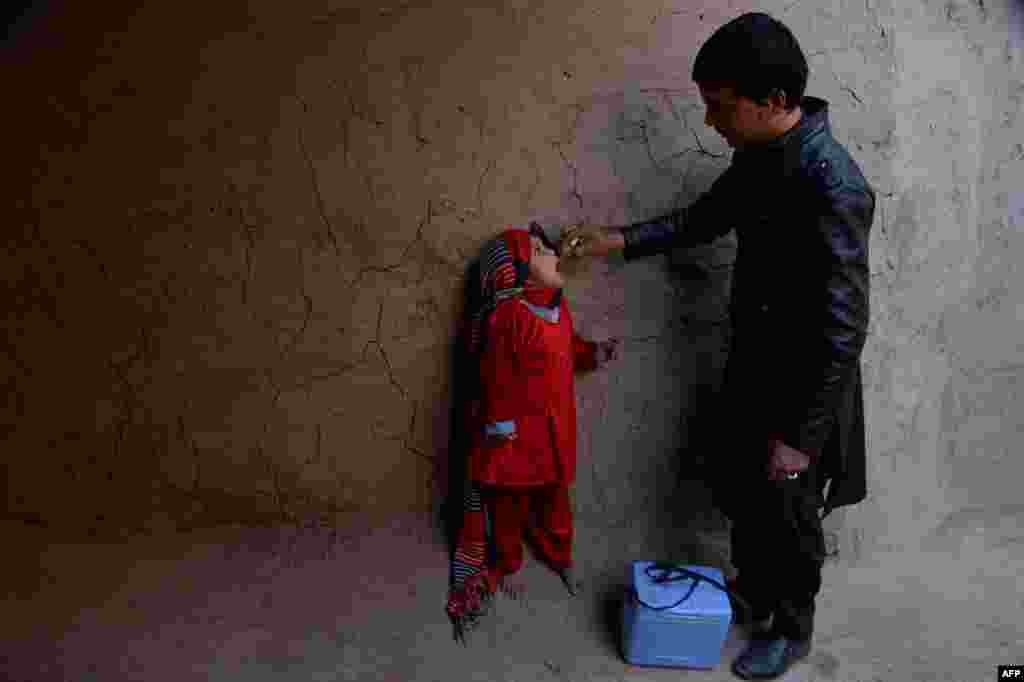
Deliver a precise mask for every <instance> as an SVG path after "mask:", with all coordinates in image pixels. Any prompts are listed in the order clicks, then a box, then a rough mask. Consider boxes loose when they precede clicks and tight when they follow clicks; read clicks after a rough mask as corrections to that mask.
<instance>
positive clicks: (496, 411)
mask: <svg viewBox="0 0 1024 682" xmlns="http://www.w3.org/2000/svg"><path fill="white" fill-rule="evenodd" d="M547 291H548V294H549V296H548V298H549V300H550V292H551V290H547ZM532 293H533V292H527V295H526V296H525V297H523V296H517V297H514V298H511V299H508V300H505V301H502V302H501V303H499V304H498V306H497V308H496V309H495V310H494V312H493V313H492V314H491V316H490V319H489V320H488V324H487V344H486V346H485V348H484V352H483V355H482V357H481V361H480V375H481V382H482V389H483V395H482V400H481V402H480V404H479V405H478V410H477V418H476V428H475V429H474V431H475V433H474V437H473V441H472V446H471V450H470V458H469V466H470V475H471V476H472V478H473V479H474V480H476V481H479V482H481V483H484V484H487V485H498V486H536V485H551V484H555V485H562V486H567V485H569V484H571V483H572V482H573V481H574V480H575V478H576V392H575V386H574V377H573V373H574V371H582V370H591V369H594V368H595V366H596V344H594V343H593V342H590V341H584V340H583V339H581V338H580V337H579V336H577V335H576V333H575V332H574V331H573V326H572V316H571V315H570V314H569V308H568V306H567V305H566V304H565V299H564V298H563V299H562V300H561V303H560V304H559V307H558V308H556V309H548V308H544V307H543V306H540V305H535V304H534V303H532V302H531V300H535V299H537V298H538V297H537V296H531V295H530V294H532ZM487 433H495V434H502V435H509V434H512V433H514V434H515V437H514V438H505V439H502V440H500V441H498V442H497V444H495V445H490V444H488V443H487V442H486V441H487ZM490 442H492V443H493V442H494V441H493V439H492V440H491V441H490Z"/></svg>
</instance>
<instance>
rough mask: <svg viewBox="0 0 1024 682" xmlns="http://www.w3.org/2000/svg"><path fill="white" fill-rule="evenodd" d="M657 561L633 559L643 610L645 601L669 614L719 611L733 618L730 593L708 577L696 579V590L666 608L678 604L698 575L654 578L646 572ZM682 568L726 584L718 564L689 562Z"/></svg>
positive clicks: (722, 614)
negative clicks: (657, 580)
mask: <svg viewBox="0 0 1024 682" xmlns="http://www.w3.org/2000/svg"><path fill="white" fill-rule="evenodd" d="M654 564H655V562H654V561H634V562H633V586H634V588H635V589H636V593H637V597H638V598H639V599H640V601H641V602H642V603H641V606H640V608H641V610H645V609H644V604H646V605H649V606H651V607H653V608H654V609H663V610H661V611H655V613H663V614H666V615H668V614H672V615H680V616H682V615H691V614H699V615H703V616H718V615H720V616H723V617H725V618H731V616H732V607H731V606H730V604H729V597H728V595H727V594H726V593H725V592H723V591H722V590H721V589H719V588H718V587H716V586H715V585H712V584H711V583H709V582H707V581H705V580H699V581H697V586H696V587H695V588H694V589H693V593H692V594H691V595H690V596H689V598H687V599H686V600H685V601H683V602H682V603H681V604H678V605H677V606H674V607H672V608H665V607H668V606H670V605H671V604H675V603H676V602H678V601H679V600H680V599H682V598H683V597H685V596H686V593H687V592H689V591H690V588H691V587H693V583H694V581H695V580H696V579H695V578H692V577H689V576H683V577H681V579H679V580H675V581H672V582H664V583H657V582H654V580H653V578H652V577H649V576H648V575H647V568H648V567H649V566H653V565H654ZM683 568H685V569H687V570H689V571H693V572H694V573H699V574H700V575H703V576H706V577H708V578H710V579H712V580H714V581H715V582H718V583H721V584H723V585H724V584H725V579H724V577H723V576H722V572H721V571H720V570H718V569H717V568H712V567H710V566H695V565H686V566H683ZM660 573H661V571H660V570H652V571H651V574H652V575H654V576H657V575H659V574H660Z"/></svg>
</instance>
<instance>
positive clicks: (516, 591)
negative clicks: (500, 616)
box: [501, 576, 526, 601]
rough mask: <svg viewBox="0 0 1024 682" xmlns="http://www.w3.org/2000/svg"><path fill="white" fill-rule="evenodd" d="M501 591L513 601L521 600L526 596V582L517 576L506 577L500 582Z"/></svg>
mask: <svg viewBox="0 0 1024 682" xmlns="http://www.w3.org/2000/svg"><path fill="white" fill-rule="evenodd" d="M501 591H502V592H503V593H504V594H505V595H506V596H507V597H509V598H510V599H512V600H513V601H522V600H523V599H525V598H526V583H525V582H524V581H523V579H522V578H519V577H518V576H516V577H514V578H509V577H506V578H505V579H504V581H503V582H502V585H501Z"/></svg>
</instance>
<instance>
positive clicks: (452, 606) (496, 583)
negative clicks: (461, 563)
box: [445, 574, 526, 644]
mask: <svg viewBox="0 0 1024 682" xmlns="http://www.w3.org/2000/svg"><path fill="white" fill-rule="evenodd" d="M498 595H504V596H505V597H507V598H509V599H511V600H512V601H523V600H525V598H526V590H525V588H524V587H523V586H521V585H515V584H510V583H508V582H506V581H505V580H503V579H502V578H500V577H499V578H497V579H494V578H491V577H490V576H487V575H484V574H477V575H475V576H473V577H472V578H470V579H469V580H468V581H467V582H466V584H465V585H463V586H462V587H461V588H457V589H453V590H452V592H451V595H450V596H449V598H448V606H447V607H446V609H445V610H446V611H447V613H448V619H449V620H450V621H451V623H452V629H453V636H454V638H455V641H456V642H459V643H461V644H466V643H467V641H466V636H467V635H468V634H469V633H471V632H472V631H473V630H475V629H476V628H477V627H478V626H479V625H480V622H481V620H482V619H483V618H484V617H485V616H486V615H487V614H489V613H490V612H491V611H492V610H493V609H494V608H495V604H496V598H497V597H498Z"/></svg>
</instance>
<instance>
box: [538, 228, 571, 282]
mask: <svg viewBox="0 0 1024 682" xmlns="http://www.w3.org/2000/svg"><path fill="white" fill-rule="evenodd" d="M530 279H531V280H533V281H534V282H535V283H536V284H539V285H540V286H543V287H551V288H552V289H561V288H562V287H563V286H564V284H565V282H564V281H563V280H562V273H560V272H559V271H558V254H556V253H555V252H554V251H552V250H551V249H549V248H548V247H546V246H545V245H544V242H543V241H541V239H540V237H536V236H533V235H531V236H530Z"/></svg>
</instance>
